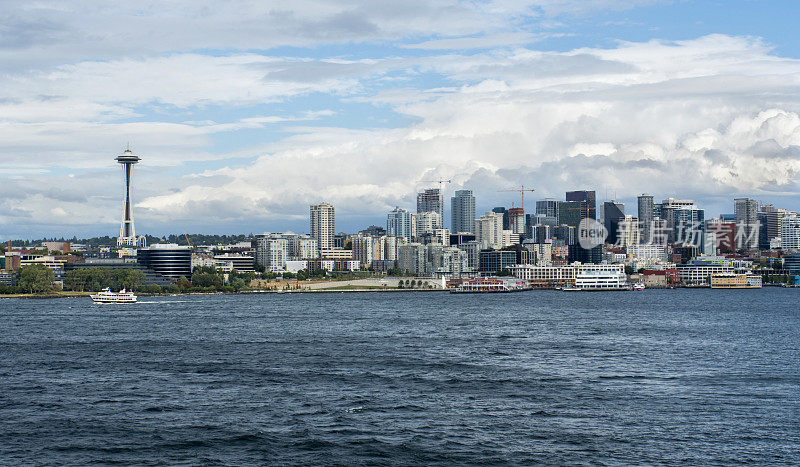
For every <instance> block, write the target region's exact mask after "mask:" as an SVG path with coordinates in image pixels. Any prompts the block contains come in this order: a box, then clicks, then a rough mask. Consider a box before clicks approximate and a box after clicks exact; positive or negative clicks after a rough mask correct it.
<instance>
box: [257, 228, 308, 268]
mask: <svg viewBox="0 0 800 467" xmlns="http://www.w3.org/2000/svg"><path fill="white" fill-rule="evenodd" d="M314 242H315V243H316V239H314ZM289 248H290V244H289V239H288V238H286V236H284V235H281V234H264V235H259V236H257V237H256V255H255V262H256V264H258V265H260V266H263V267H264V270H265V271H266V272H275V273H277V272H282V271H285V270H286V261H288V260H289ZM303 259H309V258H303Z"/></svg>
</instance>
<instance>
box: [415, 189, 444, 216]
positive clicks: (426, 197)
mask: <svg viewBox="0 0 800 467" xmlns="http://www.w3.org/2000/svg"><path fill="white" fill-rule="evenodd" d="M423 212H435V213H438V214H439V219H444V198H442V191H441V190H440V189H438V188H427V189H426V190H425V191H422V192H420V193H417V214H420V213H423Z"/></svg>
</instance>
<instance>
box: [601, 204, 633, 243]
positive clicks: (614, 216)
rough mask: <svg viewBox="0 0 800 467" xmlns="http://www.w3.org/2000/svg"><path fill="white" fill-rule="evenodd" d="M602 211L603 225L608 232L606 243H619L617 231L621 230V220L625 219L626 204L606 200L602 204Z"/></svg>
mask: <svg viewBox="0 0 800 467" xmlns="http://www.w3.org/2000/svg"><path fill="white" fill-rule="evenodd" d="M600 211H601V214H602V215H601V217H602V219H603V227H605V228H606V231H607V232H608V237H607V238H606V243H612V244H613V243H617V233H618V232H619V228H620V222H621V221H623V220H624V219H625V205H624V204H622V203H618V202H616V201H614V200H611V201H606V202H604V203H603V204H602V205H600ZM637 238H638V236H637Z"/></svg>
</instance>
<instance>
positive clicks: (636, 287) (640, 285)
mask: <svg viewBox="0 0 800 467" xmlns="http://www.w3.org/2000/svg"><path fill="white" fill-rule="evenodd" d="M633 290H644V284H643V283H642V282H637V283H635V284H633Z"/></svg>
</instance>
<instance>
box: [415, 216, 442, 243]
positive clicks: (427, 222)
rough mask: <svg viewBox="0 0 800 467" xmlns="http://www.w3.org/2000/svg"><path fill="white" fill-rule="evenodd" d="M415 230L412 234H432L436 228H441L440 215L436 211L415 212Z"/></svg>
mask: <svg viewBox="0 0 800 467" xmlns="http://www.w3.org/2000/svg"><path fill="white" fill-rule="evenodd" d="M416 224H417V231H416V232H415V234H414V236H415V237H417V238H422V237H423V236H425V235H426V234H432V233H434V231H436V230H437V229H441V228H442V216H440V215H439V213H438V212H436V211H426V212H421V213H419V214H417V222H416Z"/></svg>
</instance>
